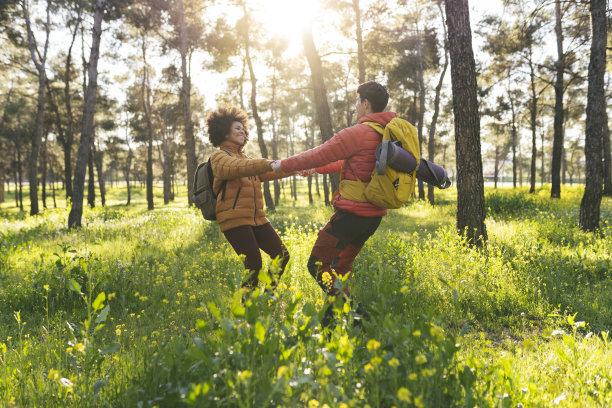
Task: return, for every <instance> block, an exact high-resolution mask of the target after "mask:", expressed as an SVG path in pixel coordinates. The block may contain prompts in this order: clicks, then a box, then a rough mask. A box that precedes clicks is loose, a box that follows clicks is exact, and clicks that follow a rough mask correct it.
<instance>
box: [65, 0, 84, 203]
mask: <svg viewBox="0 0 612 408" xmlns="http://www.w3.org/2000/svg"><path fill="white" fill-rule="evenodd" d="M79 4H80V3H79ZM81 12H82V10H81V8H80V7H79V9H78V19H77V23H76V24H75V26H74V31H73V32H72V40H71V42H70V47H69V48H68V53H67V54H66V64H65V68H64V103H65V104H66V122H67V123H66V134H65V136H64V140H63V141H64V143H63V145H62V147H63V149H64V179H65V181H66V198H72V145H73V143H74V126H73V123H74V116H73V114H72V95H71V93H72V92H71V90H70V71H71V70H72V47H73V45H74V42H75V40H76V35H77V33H78V31H79V26H80V25H81V24H82V19H81Z"/></svg>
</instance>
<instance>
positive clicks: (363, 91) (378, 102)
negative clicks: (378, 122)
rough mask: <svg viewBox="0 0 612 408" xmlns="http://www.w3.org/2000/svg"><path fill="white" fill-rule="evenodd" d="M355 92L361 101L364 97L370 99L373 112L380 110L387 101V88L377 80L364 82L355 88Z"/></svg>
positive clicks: (385, 105)
mask: <svg viewBox="0 0 612 408" xmlns="http://www.w3.org/2000/svg"><path fill="white" fill-rule="evenodd" d="M357 93H358V94H359V98H361V100H362V101H363V100H364V99H367V100H368V101H370V105H372V110H373V111H374V112H382V111H383V110H384V109H385V108H386V107H387V102H389V93H388V92H387V89H386V88H385V87H384V86H382V85H381V84H379V83H378V82H374V81H370V82H364V83H363V84H361V85H359V88H357Z"/></svg>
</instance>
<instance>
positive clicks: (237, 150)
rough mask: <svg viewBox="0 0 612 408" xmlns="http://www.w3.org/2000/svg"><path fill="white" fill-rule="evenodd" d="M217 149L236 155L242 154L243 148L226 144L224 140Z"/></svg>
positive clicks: (230, 143) (234, 144) (229, 143)
mask: <svg viewBox="0 0 612 408" xmlns="http://www.w3.org/2000/svg"><path fill="white" fill-rule="evenodd" d="M219 148H220V149H223V150H227V151H228V152H230V153H234V154H236V153H242V149H244V146H238V145H237V144H236V143H232V142H228V141H227V140H226V141H224V142H223V143H221V144H220V145H219Z"/></svg>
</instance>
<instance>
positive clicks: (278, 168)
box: [270, 160, 283, 173]
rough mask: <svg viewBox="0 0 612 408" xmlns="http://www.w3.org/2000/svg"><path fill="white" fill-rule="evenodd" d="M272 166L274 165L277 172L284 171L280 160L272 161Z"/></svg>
mask: <svg viewBox="0 0 612 408" xmlns="http://www.w3.org/2000/svg"><path fill="white" fill-rule="evenodd" d="M270 167H272V170H274V171H275V172H277V173H282V172H283V169H281V162H280V160H274V161H273V162H272V163H270Z"/></svg>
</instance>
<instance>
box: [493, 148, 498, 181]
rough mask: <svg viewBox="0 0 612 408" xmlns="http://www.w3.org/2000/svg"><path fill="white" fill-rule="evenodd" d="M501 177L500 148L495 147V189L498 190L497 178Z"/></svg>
mask: <svg viewBox="0 0 612 408" xmlns="http://www.w3.org/2000/svg"><path fill="white" fill-rule="evenodd" d="M498 176H499V146H495V166H494V168H493V188H495V189H497V178H498Z"/></svg>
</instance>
